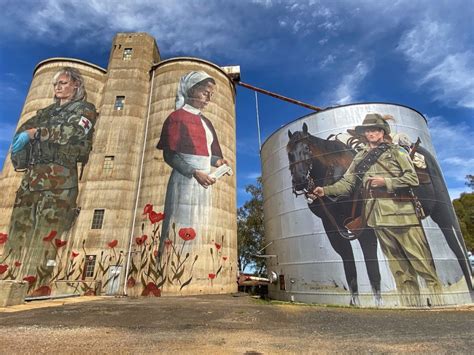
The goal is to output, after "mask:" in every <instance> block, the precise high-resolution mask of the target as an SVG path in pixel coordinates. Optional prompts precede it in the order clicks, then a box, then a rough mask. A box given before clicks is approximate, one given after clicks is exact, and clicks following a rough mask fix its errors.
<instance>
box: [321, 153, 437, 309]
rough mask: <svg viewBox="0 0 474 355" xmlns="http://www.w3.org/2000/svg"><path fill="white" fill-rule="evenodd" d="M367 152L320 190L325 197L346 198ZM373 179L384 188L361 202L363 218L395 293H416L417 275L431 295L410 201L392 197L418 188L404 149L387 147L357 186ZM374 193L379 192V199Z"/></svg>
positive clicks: (431, 272) (426, 252)
mask: <svg viewBox="0 0 474 355" xmlns="http://www.w3.org/2000/svg"><path fill="white" fill-rule="evenodd" d="M368 152H369V148H368V147H367V148H365V149H363V150H362V151H360V152H358V154H357V155H356V156H355V157H354V160H353V162H352V164H351V165H350V166H349V168H348V170H347V172H346V173H345V174H344V176H343V177H342V178H341V179H340V180H339V181H337V182H336V183H334V184H332V185H329V186H325V187H324V193H325V195H335V196H338V195H350V194H351V193H352V192H353V189H354V188H355V186H356V181H357V179H358V177H357V175H356V174H355V168H356V166H357V164H358V163H359V162H361V161H362V160H363V159H364V157H365V156H366V155H367V154H368ZM383 167H385V168H383ZM386 169H387V170H389V171H390V172H391V174H390V173H389V172H388V171H387V170H386ZM375 176H381V177H383V178H384V179H385V184H386V187H385V188H382V189H380V188H379V189H373V190H371V191H369V196H368V198H367V200H365V216H366V220H367V225H368V226H369V227H372V228H374V230H375V233H376V235H377V237H378V239H379V241H380V246H381V248H382V251H383V252H384V254H385V256H386V257H387V259H388V263H389V267H390V270H391V272H392V274H393V277H394V279H395V282H396V285H397V289H398V291H400V292H401V293H402V294H405V295H407V296H408V297H409V295H413V294H419V292H420V290H419V285H418V281H417V275H419V276H421V277H422V278H423V279H424V280H425V282H426V284H427V285H428V286H429V287H430V289H431V290H432V292H433V293H438V292H440V289H439V287H440V283H439V280H438V276H437V274H436V270H435V266H434V263H433V257H432V254H431V250H430V248H429V245H428V242H427V240H426V237H425V234H424V231H423V230H422V227H421V224H420V221H419V219H418V217H417V215H416V213H415V208H414V206H413V202H412V201H411V200H410V199H405V200H399V199H397V196H396V195H395V193H397V192H399V191H400V189H404V188H405V190H406V188H408V187H411V186H417V185H418V177H417V175H416V172H415V168H414V167H413V163H412V161H411V159H410V157H409V155H408V153H407V152H406V150H404V149H403V148H401V147H400V146H398V145H393V144H391V145H389V147H388V149H387V150H386V151H385V152H384V153H382V155H380V157H379V159H378V162H377V163H375V164H373V165H371V166H370V168H369V169H368V170H367V172H366V173H365V174H364V176H363V179H362V183H361V185H359V186H367V180H368V178H369V177H375ZM377 190H378V191H377ZM376 192H379V194H378V196H379V197H377V194H376ZM381 195H382V196H383V197H380V196H381ZM417 302H419V300H417V301H408V303H410V304H412V305H419V304H413V303H417Z"/></svg>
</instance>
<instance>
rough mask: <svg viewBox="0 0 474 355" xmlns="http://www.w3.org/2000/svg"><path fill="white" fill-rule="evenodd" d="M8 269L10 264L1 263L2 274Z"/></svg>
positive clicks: (0, 272)
mask: <svg viewBox="0 0 474 355" xmlns="http://www.w3.org/2000/svg"><path fill="white" fill-rule="evenodd" d="M7 270H8V265H7V264H1V265H0V274H3V273H5V271H7Z"/></svg>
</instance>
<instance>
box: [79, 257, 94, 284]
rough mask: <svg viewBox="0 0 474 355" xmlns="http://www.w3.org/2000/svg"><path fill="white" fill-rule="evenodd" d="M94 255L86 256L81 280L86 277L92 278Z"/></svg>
mask: <svg viewBox="0 0 474 355" xmlns="http://www.w3.org/2000/svg"><path fill="white" fill-rule="evenodd" d="M96 258H97V256H96V255H86V263H85V266H84V273H83V274H82V279H83V280H84V279H85V278H86V277H94V270H95V260H96Z"/></svg>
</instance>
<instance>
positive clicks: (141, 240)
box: [135, 234, 148, 245]
mask: <svg viewBox="0 0 474 355" xmlns="http://www.w3.org/2000/svg"><path fill="white" fill-rule="evenodd" d="M147 238H148V236H147V235H146V234H143V235H142V236H141V237H136V238H135V241H136V242H137V245H142V244H143V243H145V241H146V240H147Z"/></svg>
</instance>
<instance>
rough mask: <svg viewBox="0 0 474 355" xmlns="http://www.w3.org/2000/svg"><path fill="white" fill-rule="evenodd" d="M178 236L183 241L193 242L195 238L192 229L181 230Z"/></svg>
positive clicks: (194, 232)
mask: <svg viewBox="0 0 474 355" xmlns="http://www.w3.org/2000/svg"><path fill="white" fill-rule="evenodd" d="M178 235H179V237H180V238H181V239H182V240H184V241H188V240H193V239H194V238H196V231H195V230H194V229H192V228H181V229H180V230H179V232H178Z"/></svg>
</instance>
